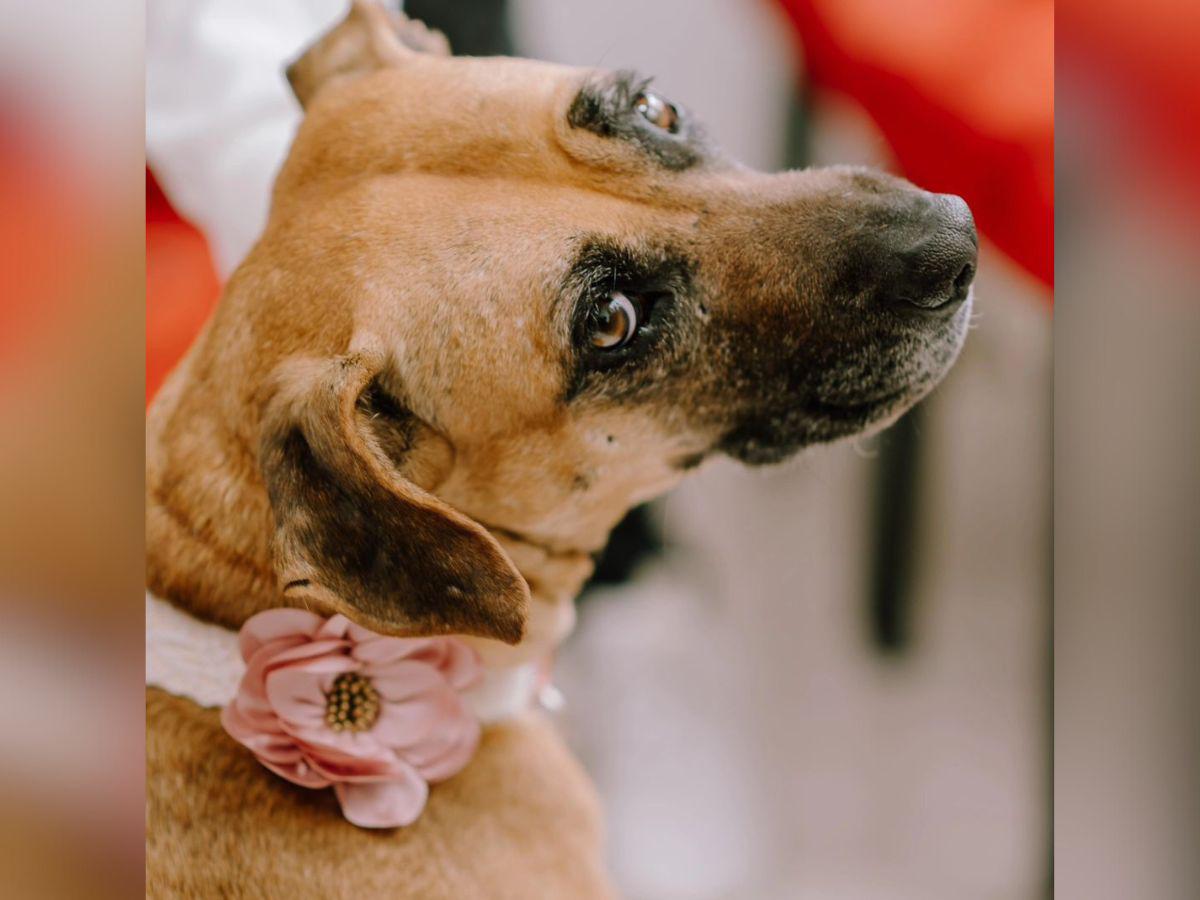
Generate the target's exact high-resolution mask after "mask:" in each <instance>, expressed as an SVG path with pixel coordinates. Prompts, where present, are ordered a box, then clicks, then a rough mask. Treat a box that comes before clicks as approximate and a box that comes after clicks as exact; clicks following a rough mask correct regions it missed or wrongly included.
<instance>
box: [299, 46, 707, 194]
mask: <svg viewBox="0 0 1200 900" xmlns="http://www.w3.org/2000/svg"><path fill="white" fill-rule="evenodd" d="M648 82H649V79H646V78H643V77H641V76H640V75H638V74H636V73H632V72H607V71H604V70H597V69H584V68H575V67H570V66H564V65H558V64H554V63H547V62H540V61H535V60H527V59H517V58H509V57H486V58H476V57H438V56H417V57H416V58H414V59H412V60H409V61H406V62H405V63H404V64H403V65H397V66H389V67H385V68H381V69H379V70H377V71H374V72H371V73H369V74H366V75H363V76H361V77H357V78H347V79H343V80H342V81H340V82H339V83H334V84H331V85H329V87H328V88H326V89H325V90H323V91H321V93H320V94H319V95H318V96H317V97H316V99H315V100H314V101H313V102H312V104H310V106H309V107H308V110H307V115H306V118H305V120H304V122H303V123H302V125H301V128H300V130H299V132H298V134H297V138H296V141H295V143H294V144H293V147H292V151H291V154H290V156H289V160H288V162H287V164H286V165H285V167H284V170H283V172H282V174H281V178H280V182H279V184H280V185H281V186H282V191H283V192H285V193H286V192H287V191H288V189H289V187H297V186H303V185H306V184H310V183H314V182H321V181H325V182H330V181H335V180H345V179H346V178H358V179H363V178H370V177H372V176H374V175H377V174H381V173H382V174H393V173H432V174H441V175H448V176H456V177H457V176H481V177H487V178H492V179H503V178H518V179H526V180H536V181H541V182H553V183H557V184H563V185H573V186H580V187H585V188H587V189H589V190H595V191H602V192H608V193H621V194H628V195H631V196H637V197H639V198H640V199H641V200H643V201H650V202H654V203H663V202H668V201H670V199H671V195H673V194H674V193H676V191H675V190H674V189H675V188H681V189H684V191H685V192H686V185H687V184H688V183H689V182H690V181H693V180H694V179H691V178H689V177H688V176H689V173H691V172H694V171H696V170H698V169H711V168H713V167H714V164H715V163H719V162H721V158H720V155H719V154H718V153H716V151H715V150H714V149H713V148H712V147H710V146H709V144H708V142H707V140H706V139H705V137H704V133H703V129H702V128H701V127H700V126H699V124H698V123H697V122H696V120H695V118H694V116H692V115H691V114H690V113H689V112H686V111H684V110H683V109H682V108H681V107H680V108H678V109H679V112H680V120H681V123H682V124H681V127H680V128H679V130H678V133H666V132H665V131H664V132H663V133H661V134H657V133H655V129H654V127H653V126H652V125H650V124H648V123H647V121H646V120H645V119H642V118H640V117H639V115H638V113H637V112H636V111H635V105H636V100H637V98H638V96H639V92H640V91H641V90H643V89H645V86H646V85H647V84H648ZM674 109H676V107H672V110H674ZM668 185H669V186H670V188H671V189H670V190H666V191H664V190H663V187H664V186H668ZM693 187H695V185H693ZM704 190H705V191H706V192H708V191H711V184H706V185H705V186H704ZM693 193H694V191H693Z"/></svg>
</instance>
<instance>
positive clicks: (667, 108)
mask: <svg viewBox="0 0 1200 900" xmlns="http://www.w3.org/2000/svg"><path fill="white" fill-rule="evenodd" d="M633 108H634V109H636V110H637V111H638V114H639V115H641V117H642V118H643V119H645V120H646V121H647V122H649V123H650V124H651V125H653V126H654V127H655V128H659V129H662V130H663V131H666V132H668V133H670V134H675V133H677V132H678V131H679V111H678V110H677V109H675V107H674V105H673V104H671V103H669V102H668V101H667V100H665V99H663V98H662V97H660V96H659V95H658V94H656V93H654V92H653V91H642V92H641V93H640V94H638V95H637V96H636V97H634V98H633Z"/></svg>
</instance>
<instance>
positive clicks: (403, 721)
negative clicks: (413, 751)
mask: <svg viewBox="0 0 1200 900" xmlns="http://www.w3.org/2000/svg"><path fill="white" fill-rule="evenodd" d="M463 715H464V711H463V705H462V700H461V699H460V698H459V696H458V694H456V693H454V691H452V690H451V689H450V687H449V686H448V685H447V684H445V682H443V683H441V684H439V685H437V686H436V687H434V688H432V689H431V690H428V691H426V692H424V693H423V694H419V695H417V696H416V697H412V698H409V699H408V700H404V701H401V702H399V703H391V702H384V704H383V705H382V708H381V709H380V710H379V719H378V721H376V722H375V724H374V726H372V728H371V731H370V733H371V735H372V736H373V737H374V738H375V740H377V741H379V743H381V744H383V745H385V746H387V747H392V748H395V749H399V748H404V747H413V746H416V745H417V744H419V743H421V742H422V741H424V740H427V739H428V738H429V736H430V735H431V734H436V733H437V731H438V729H440V728H444V727H447V726H450V725H453V724H454V723H455V722H456V721H457V720H458V719H459V718H460V717H461V716H463Z"/></svg>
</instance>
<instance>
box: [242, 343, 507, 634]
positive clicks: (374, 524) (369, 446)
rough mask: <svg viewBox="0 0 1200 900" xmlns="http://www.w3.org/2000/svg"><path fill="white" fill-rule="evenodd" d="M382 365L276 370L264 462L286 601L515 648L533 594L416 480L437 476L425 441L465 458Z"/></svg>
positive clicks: (491, 547) (361, 359)
mask: <svg viewBox="0 0 1200 900" xmlns="http://www.w3.org/2000/svg"><path fill="white" fill-rule="evenodd" d="M382 368H383V366H382V361H381V359H380V358H379V357H378V356H375V355H373V354H371V353H354V354H350V355H347V356H344V357H339V358H337V359H332V360H329V359H326V360H312V359H299V360H292V361H290V362H287V363H285V364H284V365H283V366H282V367H281V368H280V369H279V370H277V372H276V377H275V379H274V380H273V382H272V386H271V390H270V395H269V399H267V400H266V402H265V404H264V407H263V409H264V412H263V419H262V423H263V425H262V428H263V430H262V436H261V443H260V447H259V463H260V466H261V468H262V472H263V475H264V478H265V481H266V486H267V492H268V494H269V496H270V501H271V507H272V511H273V513H274V516H275V535H274V548H273V549H274V559H275V566H276V571H277V574H278V576H279V580H280V584H281V585H282V586H283V589H284V593H285V595H286V596H288V597H291V598H297V597H299V598H309V599H312V600H316V601H318V603H320V604H322V605H324V606H326V607H329V608H331V609H332V610H333V611H336V612H343V613H345V614H346V615H348V616H350V617H351V618H353V619H354V620H355V621H357V622H359V623H360V624H362V625H365V626H367V627H369V628H373V629H375V630H377V631H382V632H385V633H389V634H399V635H410V636H420V635H434V634H471V635H478V636H481V637H488V638H495V639H498V640H501V641H505V642H507V643H510V644H515V643H517V642H518V641H519V640H520V639H521V635H522V632H523V629H524V624H525V617H526V614H527V611H528V608H529V588H528V586H527V585H526V583H525V580H524V579H523V578H522V577H521V575H520V574H519V573H518V572H517V570H516V569H515V568H514V566H513V564H512V561H511V560H510V559H509V558H508V556H507V554H505V552H504V551H503V550H502V549H501V548H500V545H499V544H497V543H496V540H495V539H494V538H493V537H492V536H491V535H490V534H488V533H487V532H486V531H485V530H484V529H483V528H482V527H481V526H480V525H478V524H477V523H476V522H474V521H472V520H471V519H470V518H468V517H467V516H465V515H463V514H461V513H459V512H457V511H455V510H454V509H451V508H450V507H449V506H448V505H446V504H445V503H443V502H442V501H440V500H439V499H437V498H436V497H434V496H433V495H432V494H430V493H428V492H427V491H425V490H422V489H421V488H420V487H418V486H417V485H416V484H415V483H414V482H413V480H412V479H413V478H417V479H418V480H425V481H428V477H429V475H430V473H429V459H428V458H426V459H425V460H424V461H422V460H421V459H420V458H419V457H421V456H422V453H421V452H419V451H420V446H421V445H422V444H425V445H429V444H431V443H432V444H433V446H434V447H435V448H436V446H437V445H438V444H439V443H440V444H441V446H442V447H443V448H445V453H444V454H443V457H446V456H448V455H449V454H450V453H452V451H451V450H449V447H448V445H446V444H445V443H444V441H443V440H442V439H441V438H440V437H432V436H431V435H432V434H433V433H432V430H431V429H430V428H429V427H428V426H427V425H425V424H424V423H422V422H420V420H418V419H417V418H416V417H415V416H413V415H412V414H411V413H409V412H408V411H407V409H405V408H404V406H403V404H402V403H401V402H400V401H398V400H396V399H395V397H394V396H393V395H392V394H389V393H386V392H384V391H383V389H382V387H381V384H380V380H379V373H380V371H381V370H382ZM424 455H425V456H426V457H428V456H429V454H428V453H425V454H424ZM436 455H437V454H436V453H434V456H436ZM422 466H424V471H422V468H421V467H422ZM434 468H436V465H435V466H434Z"/></svg>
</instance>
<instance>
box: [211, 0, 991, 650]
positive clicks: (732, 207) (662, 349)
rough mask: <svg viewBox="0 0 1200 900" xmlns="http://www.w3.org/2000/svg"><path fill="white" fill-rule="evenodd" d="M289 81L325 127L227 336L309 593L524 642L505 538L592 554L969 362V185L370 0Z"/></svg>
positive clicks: (288, 546)
mask: <svg viewBox="0 0 1200 900" xmlns="http://www.w3.org/2000/svg"><path fill="white" fill-rule="evenodd" d="M288 74H289V78H290V80H291V82H292V84H293V87H294V89H295V91H296V94H297V96H298V97H299V98H300V100H301V102H302V103H303V104H304V106H305V107H306V116H305V120H304V123H303V125H302V127H301V129H300V131H299V134H298V136H297V138H296V141H295V143H294V145H293V148H292V151H291V154H290V156H289V158H288V161H287V163H286V164H285V166H284V168H283V170H282V172H281V174H280V177H279V179H278V182H277V185H276V189H275V194H274V201H273V207H272V213H271V218H270V223H269V225H268V228H267V230H266V232H265V234H264V236H263V238H262V240H261V242H260V243H259V245H258V247H257V248H256V249H255V251H254V253H253V254H252V255H251V257H250V259H249V260H248V261H247V263H246V264H245V265H244V266H243V268H242V270H241V271H240V272H239V273H238V275H236V276H235V278H234V280H233V283H232V284H231V287H230V292H229V295H228V296H227V298H226V301H225V303H224V304H223V306H222V309H221V310H220V311H219V313H218V316H217V318H216V320H215V322H214V324H213V327H212V330H211V333H210V335H209V336H208V342H209V345H210V349H209V353H210V354H211V355H213V356H217V355H219V356H221V357H223V359H224V362H223V363H220V364H219V365H222V366H224V367H225V368H224V369H223V370H222V372H221V377H223V378H227V379H230V380H234V381H240V384H239V385H238V387H237V391H238V395H239V396H242V397H245V398H247V402H248V403H251V404H252V405H253V406H254V408H255V409H256V410H258V412H257V413H255V415H254V416H253V418H254V420H255V424H256V431H255V433H254V435H253V437H252V440H253V442H254V443H255V445H256V446H258V447H259V448H260V450H259V465H260V467H261V474H262V479H263V481H265V484H266V487H267V489H268V491H269V496H270V501H271V507H272V510H273V514H274V520H275V524H276V527H277V532H276V535H275V541H274V558H275V563H276V566H277V567H278V570H279V572H280V580H281V582H282V584H283V585H284V587H285V588H286V589H287V590H288V592H290V593H296V594H299V595H301V596H304V597H306V598H311V599H316V600H318V601H322V602H324V603H325V604H327V605H332V606H333V607H335V608H348V609H352V610H353V611H354V614H355V615H356V616H357V617H358V618H359V619H360V620H365V621H367V622H368V623H371V624H374V625H376V626H377V627H381V628H385V629H387V630H391V631H409V632H410V633H411V632H426V633H428V632H434V631H458V632H467V633H474V634H483V635H488V636H492V637H500V638H503V639H506V640H510V641H511V640H514V639H516V638H517V637H518V636H519V635H520V632H521V623H522V620H523V618H524V615H525V608H526V607H525V604H526V602H527V601H526V598H525V590H526V585H525V580H524V579H523V578H522V577H521V576H520V575H518V574H517V573H516V571H515V570H514V567H513V565H512V562H511V558H510V553H508V552H505V551H504V550H501V548H500V545H499V544H498V543H497V540H496V538H497V537H499V538H500V539H501V542H502V543H504V542H507V543H505V546H506V547H508V546H509V545H510V544H512V543H520V544H526V545H530V546H533V547H538V548H541V549H542V550H543V551H544V552H545V553H546V554H547V555H548V557H553V556H555V555H563V556H566V557H570V556H572V555H582V556H586V555H587V554H590V553H593V552H595V551H596V550H598V549H599V548H600V547H601V546H602V545H603V543H604V540H605V538H606V535H607V534H608V531H609V529H610V528H611V527H612V526H613V525H614V524H615V522H616V521H617V520H618V519H619V518H620V517H621V516H622V515H623V514H624V513H625V512H626V510H628V509H629V507H630V506H632V505H634V504H636V503H639V502H641V501H643V500H645V499H647V498H649V497H651V496H654V495H656V494H658V493H660V492H662V491H663V490H665V489H667V488H669V487H670V486H672V485H673V484H674V483H675V482H676V481H677V480H678V479H679V478H680V477H681V476H682V474H683V473H684V472H686V471H687V470H688V469H691V468H693V467H694V466H696V465H697V464H698V463H700V462H701V461H703V460H704V459H705V458H707V457H709V456H712V455H714V454H726V455H729V456H732V457H735V458H737V459H739V460H742V461H744V462H747V463H752V464H757V463H769V462H776V461H779V460H782V459H784V458H786V457H788V456H789V455H791V454H793V453H794V452H795V451H797V450H799V449H800V448H802V447H805V446H807V445H809V444H813V443H816V442H823V441H830V440H833V439H836V438H841V437H844V436H847V435H853V434H858V433H861V432H863V431H865V430H868V429H872V428H878V427H881V426H882V425H884V424H886V423H888V422H890V421H892V420H894V419H895V418H896V417H898V416H899V415H900V414H901V413H902V412H903V411H904V410H905V409H907V408H908V407H909V406H911V405H912V404H913V403H914V402H916V401H917V400H918V399H919V398H920V397H922V396H923V395H924V394H925V393H926V392H928V391H929V390H930V389H931V388H932V387H933V385H934V384H935V383H936V382H937V381H938V380H939V379H940V378H941V377H942V375H943V374H944V373H945V372H946V370H947V368H948V367H949V366H950V364H951V362H952V361H953V359H954V358H955V355H956V354H957V353H958V350H959V347H960V345H961V343H962V340H963V336H964V334H965V331H966V325H967V317H968V309H969V305H970V304H969V298H968V292H969V287H970V283H971V280H972V278H973V275H974V271H975V265H976V253H977V244H976V236H975V229H974V226H973V224H972V220H971V215H970V212H969V211H968V209H967V207H966V205H965V204H964V203H963V202H962V201H961V200H959V199H958V198H956V197H949V196H938V195H933V194H929V193H926V192H924V191H921V190H918V189H916V188H914V187H913V186H912V185H911V184H909V183H907V182H905V181H903V180H901V179H898V178H894V177H891V176H888V175H884V174H881V173H878V172H874V171H870V170H866V169H856V168H832V169H818V170H807V171H801V172H790V173H785V174H774V175H770V174H763V173H759V172H755V171H752V170H750V169H747V168H744V167H742V166H740V165H738V164H737V163H735V162H733V161H731V160H729V159H727V158H726V157H724V156H722V155H721V154H720V152H719V151H718V150H717V149H716V148H715V147H713V146H712V145H711V143H710V142H709V141H708V140H707V139H706V137H705V135H704V132H703V129H702V127H701V126H700V124H699V122H698V121H697V120H696V118H695V117H694V116H693V115H692V114H691V113H690V112H688V111H687V110H685V109H684V108H683V107H681V106H679V105H676V104H673V103H672V102H671V101H669V100H667V99H666V98H665V97H663V96H661V95H659V94H658V93H656V92H655V91H654V89H653V88H652V87H651V86H650V85H649V84H648V83H647V82H646V81H645V80H643V79H641V78H639V77H638V76H635V75H632V74H629V73H607V72H597V71H584V70H578V69H571V68H565V67H559V66H553V65H547V64H543V63H537V62H531V61H526V60H514V59H473V58H455V57H451V56H449V55H447V52H446V47H445V42H444V40H442V39H441V38H440V36H439V35H436V34H433V33H430V32H428V31H427V30H425V29H424V28H423V27H422V26H420V25H419V24H418V23H413V22H411V21H409V20H406V19H404V18H402V17H400V16H397V15H396V14H393V13H390V12H387V11H385V10H383V9H382V8H381V7H378V6H375V5H372V4H370V3H367V2H358V3H355V5H354V7H353V9H352V11H351V13H350V15H349V17H348V18H347V19H346V21H345V22H343V23H342V24H341V25H339V26H337V27H336V28H335V29H334V31H333V32H331V33H330V34H329V35H327V36H326V37H325V38H323V39H322V40H321V41H320V42H319V43H318V44H316V45H315V46H314V47H313V48H312V49H310V50H309V51H308V52H307V53H306V54H305V56H304V57H302V58H301V59H300V60H299V61H298V62H297V63H296V64H295V65H293V66H292V68H291V69H290V70H289V73H288ZM208 371H209V372H210V375H211V376H212V377H216V375H215V373H216V370H215V369H214V368H212V367H210V368H209V370H208ZM534 587H535V589H536V585H534Z"/></svg>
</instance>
